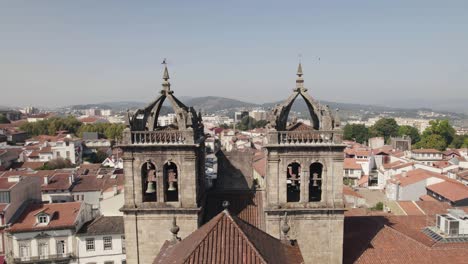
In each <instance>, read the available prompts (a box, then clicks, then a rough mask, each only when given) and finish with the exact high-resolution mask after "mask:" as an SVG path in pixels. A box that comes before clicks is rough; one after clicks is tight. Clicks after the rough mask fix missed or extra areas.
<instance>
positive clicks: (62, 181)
mask: <svg viewBox="0 0 468 264" xmlns="http://www.w3.org/2000/svg"><path fill="white" fill-rule="evenodd" d="M71 175H72V172H68V173H55V174H54V175H53V176H52V177H49V184H43V185H42V191H60V190H69V189H70V187H71V186H72V185H73V183H71V182H70V178H69V177H70V176H71Z"/></svg>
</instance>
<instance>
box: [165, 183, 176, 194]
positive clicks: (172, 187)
mask: <svg viewBox="0 0 468 264" xmlns="http://www.w3.org/2000/svg"><path fill="white" fill-rule="evenodd" d="M167 190H168V191H170V192H172V191H175V190H176V187H175V184H174V182H169V188H167Z"/></svg>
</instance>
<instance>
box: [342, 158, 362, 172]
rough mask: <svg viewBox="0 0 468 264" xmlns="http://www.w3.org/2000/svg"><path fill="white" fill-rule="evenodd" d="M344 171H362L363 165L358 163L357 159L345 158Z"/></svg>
mask: <svg viewBox="0 0 468 264" xmlns="http://www.w3.org/2000/svg"><path fill="white" fill-rule="evenodd" d="M343 169H350V170H360V169H361V164H358V163H356V159H353V158H345V159H344V163H343Z"/></svg>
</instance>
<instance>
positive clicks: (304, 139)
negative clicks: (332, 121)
mask: <svg viewBox="0 0 468 264" xmlns="http://www.w3.org/2000/svg"><path fill="white" fill-rule="evenodd" d="M268 140H269V141H268V143H269V144H279V145H331V144H341V143H342V141H343V134H342V132H341V131H321V130H305V131H275V132H269V133H268Z"/></svg>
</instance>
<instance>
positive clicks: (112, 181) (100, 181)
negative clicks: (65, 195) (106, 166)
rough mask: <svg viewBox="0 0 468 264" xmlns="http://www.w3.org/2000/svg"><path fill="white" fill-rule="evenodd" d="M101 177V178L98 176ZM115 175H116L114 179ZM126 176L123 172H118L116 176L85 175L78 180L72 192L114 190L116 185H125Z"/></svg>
mask: <svg viewBox="0 0 468 264" xmlns="http://www.w3.org/2000/svg"><path fill="white" fill-rule="evenodd" d="M98 175H101V176H98ZM113 175H115V176H114V177H113ZM124 181H125V179H124V175H123V173H122V171H117V172H116V173H115V174H114V173H111V174H93V175H85V176H81V177H79V178H77V179H76V182H75V184H74V186H73V188H72V192H90V191H101V192H102V191H104V190H107V189H109V188H113V186H114V185H116V186H122V185H124Z"/></svg>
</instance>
